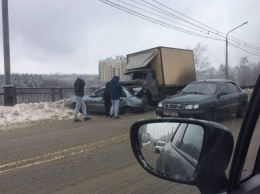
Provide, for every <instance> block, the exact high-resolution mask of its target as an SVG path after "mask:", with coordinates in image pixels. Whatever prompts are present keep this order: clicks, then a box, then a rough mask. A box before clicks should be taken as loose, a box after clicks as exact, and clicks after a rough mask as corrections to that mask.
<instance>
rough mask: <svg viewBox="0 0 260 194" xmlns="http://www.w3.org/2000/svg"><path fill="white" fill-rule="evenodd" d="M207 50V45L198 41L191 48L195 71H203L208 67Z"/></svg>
mask: <svg viewBox="0 0 260 194" xmlns="http://www.w3.org/2000/svg"><path fill="white" fill-rule="evenodd" d="M207 51H208V49H207V46H206V45H201V44H200V43H198V44H197V46H196V47H195V48H194V49H193V54H194V62H195V69H196V72H201V71H204V70H206V69H208V68H209V67H210V64H209V61H208V60H209V57H208V55H207Z"/></svg>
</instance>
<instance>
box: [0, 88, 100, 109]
mask: <svg viewBox="0 0 260 194" xmlns="http://www.w3.org/2000/svg"><path fill="white" fill-rule="evenodd" d="M96 89H98V88H94V87H93V88H85V95H89V94H91V93H92V92H94V91H95V90H96ZM73 95H74V88H62V87H49V88H47V87H42V88H16V100H17V104H21V103H39V102H55V101H58V100H61V99H68V98H70V97H71V96H73ZM0 105H1V106H3V105H4V91H3V88H0Z"/></svg>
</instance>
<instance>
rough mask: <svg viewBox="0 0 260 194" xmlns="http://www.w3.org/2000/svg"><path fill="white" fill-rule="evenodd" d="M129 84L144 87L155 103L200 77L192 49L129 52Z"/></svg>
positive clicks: (149, 100) (146, 95) (164, 48)
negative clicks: (196, 69)
mask: <svg viewBox="0 0 260 194" xmlns="http://www.w3.org/2000/svg"><path fill="white" fill-rule="evenodd" d="M124 75H125V77H124V81H121V82H120V83H121V84H122V85H123V86H125V87H127V88H128V87H131V88H135V87H142V88H143V89H144V90H143V96H144V97H145V98H147V99H148V104H149V105H150V106H153V105H154V104H156V103H157V102H159V101H160V100H162V99H164V98H165V97H166V96H167V95H174V94H176V93H177V91H178V90H181V89H183V88H184V87H185V86H186V85H187V84H189V83H191V82H193V81H195V80H196V75H195V65H194V58H193V51H192V50H184V49H176V48H169V47H156V48H152V49H147V50H144V51H140V52H136V53H132V54H128V55H127V65H126V72H125V73H124Z"/></svg>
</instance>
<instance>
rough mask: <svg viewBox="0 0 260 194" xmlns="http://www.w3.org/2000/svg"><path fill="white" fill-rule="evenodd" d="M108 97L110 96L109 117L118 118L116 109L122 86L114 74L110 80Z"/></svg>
mask: <svg viewBox="0 0 260 194" xmlns="http://www.w3.org/2000/svg"><path fill="white" fill-rule="evenodd" d="M109 90H110V98H111V103H112V106H111V110H110V117H111V118H114V119H119V118H120V117H119V116H118V109H119V101H120V96H121V94H122V92H123V89H122V86H121V85H120V83H119V77H118V76H114V77H113V78H112V80H111V81H110V86H109Z"/></svg>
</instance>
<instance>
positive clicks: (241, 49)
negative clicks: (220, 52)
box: [231, 44, 260, 56]
mask: <svg viewBox="0 0 260 194" xmlns="http://www.w3.org/2000/svg"><path fill="white" fill-rule="evenodd" d="M231 46H233V47H236V48H238V49H240V50H243V51H245V52H247V53H250V54H252V55H255V56H260V54H256V53H252V52H251V51H248V50H246V49H243V48H241V47H239V46H237V45H234V44H231Z"/></svg>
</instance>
